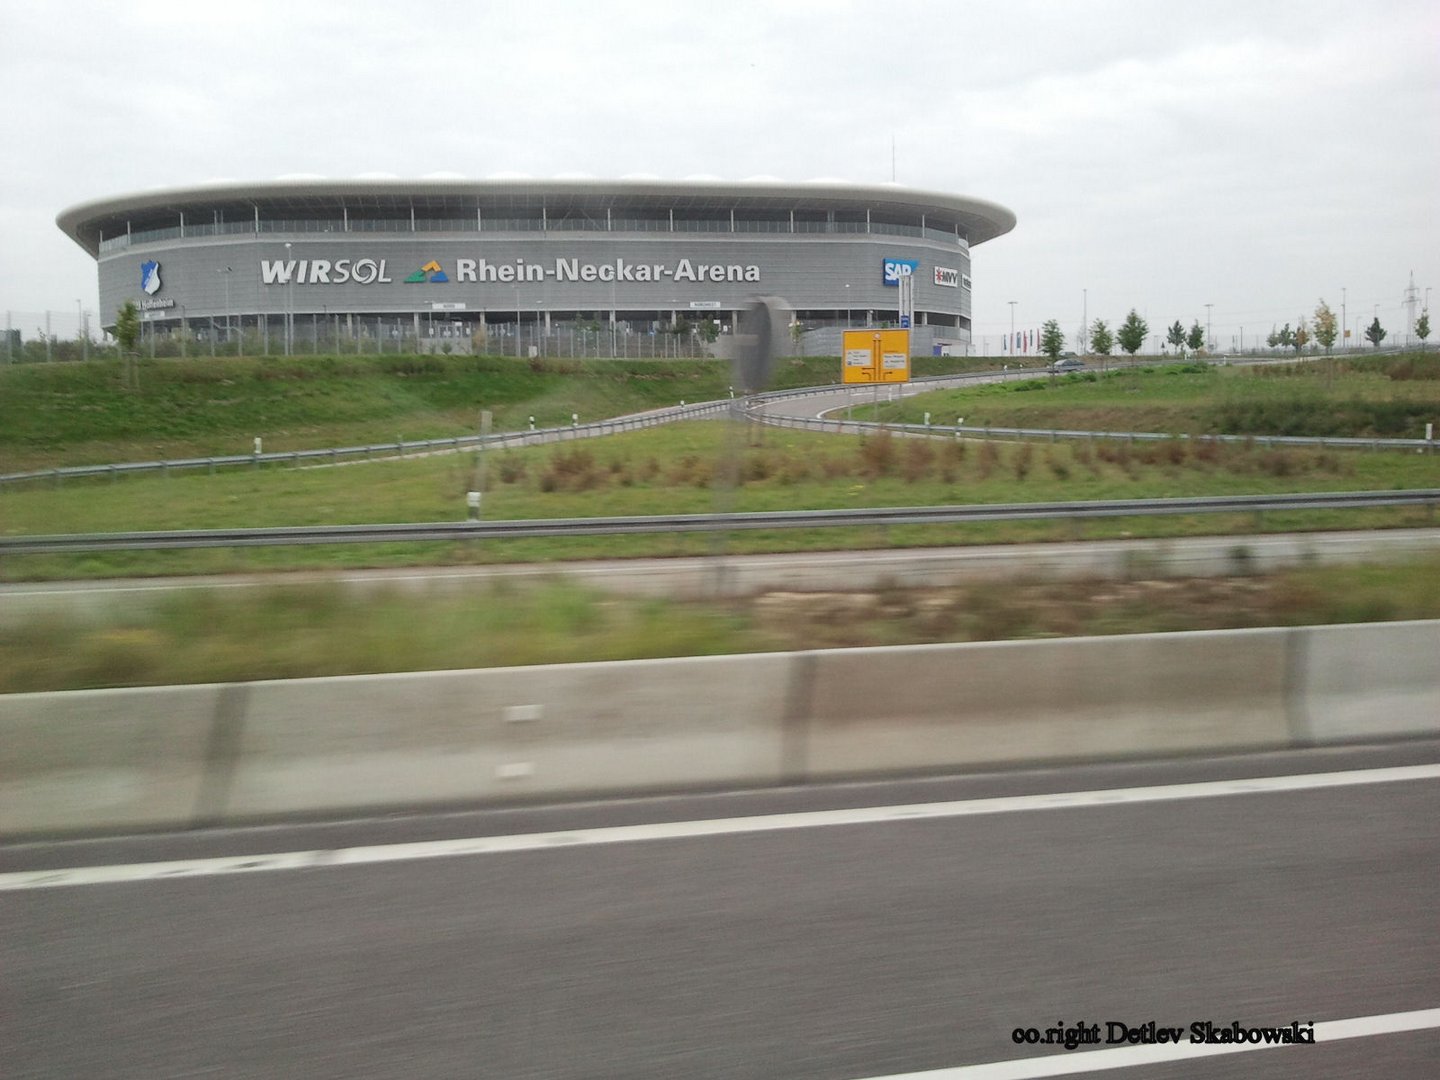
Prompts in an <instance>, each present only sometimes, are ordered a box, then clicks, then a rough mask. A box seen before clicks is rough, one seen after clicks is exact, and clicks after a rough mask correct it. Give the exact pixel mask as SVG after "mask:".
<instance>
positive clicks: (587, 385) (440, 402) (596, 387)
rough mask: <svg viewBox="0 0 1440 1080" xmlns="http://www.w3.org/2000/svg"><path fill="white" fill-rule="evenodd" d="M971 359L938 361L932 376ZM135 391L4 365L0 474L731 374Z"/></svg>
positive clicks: (402, 369) (312, 370)
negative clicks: (257, 437)
mask: <svg viewBox="0 0 1440 1080" xmlns="http://www.w3.org/2000/svg"><path fill="white" fill-rule="evenodd" d="M975 364H976V362H975V361H967V360H963V359H950V358H940V359H936V358H930V359H926V360H923V361H917V370H919V371H921V372H923V373H928V374H936V373H941V372H949V371H959V370H965V369H967V368H969V367H974V366H975ZM138 369H139V389H138V390H128V389H124V388H123V387H122V373H121V367H120V362H119V361H118V360H96V361H90V362H88V363H55V364H12V365H7V366H4V367H0V472H21V471H27V470H32V469H43V468H51V467H56V466H62V465H81V464H104V463H110V462H120V461H149V460H154V459H158V458H184V457H208V456H212V455H226V454H248V453H250V451H251V449H252V448H253V440H254V439H255V437H256V436H259V437H261V438H262V439H263V440H264V447H265V449H266V450H267V451H272V452H284V451H288V450H303V449H312V448H317V447H326V446H355V445H366V444H371V443H378V442H394V441H395V440H396V439H397V438H399V437H403V438H405V439H410V440H418V439H427V438H445V437H450V436H454V435H464V434H473V433H474V432H475V431H476V430H477V427H478V423H479V415H480V411H481V410H482V409H488V410H490V411H491V412H492V413H493V414H494V425H495V430H497V431H519V430H524V429H525V428H526V427H528V426H529V418H530V417H531V416H533V417H535V422H536V424H537V425H539V426H541V427H547V426H556V425H564V424H568V423H570V418H571V415H572V414H578V415H579V416H580V418H581V419H582V420H585V421H591V420H599V419H605V418H608V417H611V416H618V415H621V414H624V413H630V412H638V411H642V410H646V409H654V408H662V407H667V406H674V405H678V404H679V403H680V402H681V401H682V400H683V401H689V402H696V401H706V400H716V399H720V398H724V397H727V396H728V395H729V387H730V383H731V376H730V370H729V366H728V365H727V364H725V363H722V362H720V361H714V360H572V359H538V360H521V359H514V358H503V357H462V356H378V357H377V356H322V357H307V358H291V359H285V358H279V357H270V358H256V357H246V358H238V359H236V358H224V357H221V358H212V357H195V358H190V359H160V360H148V359H146V360H141V361H139V362H138ZM839 370H840V368H839V361H838V360H837V359H835V358H833V357H830V358H810V359H803V360H802V359H793V360H782V361H781V362H780V363H779V364H778V365H777V370H776V372H775V379H774V384H775V386H777V387H797V386H810V385H815V384H824V383H829V382H834V381H837V380H838V378H839Z"/></svg>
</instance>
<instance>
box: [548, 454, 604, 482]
mask: <svg viewBox="0 0 1440 1080" xmlns="http://www.w3.org/2000/svg"><path fill="white" fill-rule="evenodd" d="M604 485H605V474H604V472H602V471H601V469H600V468H599V466H598V465H597V464H596V462H595V455H594V454H592V453H591V452H590V451H589V450H587V449H585V448H584V447H580V446H577V447H573V448H571V449H569V450H560V451H557V452H556V453H555V454H554V455H552V456H551V458H550V463H549V465H547V466H546V468H545V472H544V473H542V474H541V476H540V490H541V491H590V490H591V489H592V488H597V487H603V486H604Z"/></svg>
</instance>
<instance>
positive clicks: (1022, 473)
mask: <svg viewBox="0 0 1440 1080" xmlns="http://www.w3.org/2000/svg"><path fill="white" fill-rule="evenodd" d="M1034 464H1035V447H1034V445H1033V444H1031V443H1028V442H1027V443H1026V444H1025V445H1024V446H1022V447H1020V453H1018V454H1016V455H1015V479H1016V480H1024V479H1025V478H1026V477H1027V476H1029V475H1030V469H1031V468H1032V467H1033V466H1034Z"/></svg>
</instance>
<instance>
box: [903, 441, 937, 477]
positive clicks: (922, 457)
mask: <svg viewBox="0 0 1440 1080" xmlns="http://www.w3.org/2000/svg"><path fill="white" fill-rule="evenodd" d="M934 464H935V448H934V447H933V446H931V445H930V440H929V439H911V440H909V441H908V442H907V443H906V444H905V461H904V464H903V466H902V475H903V476H904V477H905V482H906V483H907V484H913V483H915V481H917V480H923V479H924V478H925V477H926V476H928V475H929V473H930V469H931V467H932V466H934Z"/></svg>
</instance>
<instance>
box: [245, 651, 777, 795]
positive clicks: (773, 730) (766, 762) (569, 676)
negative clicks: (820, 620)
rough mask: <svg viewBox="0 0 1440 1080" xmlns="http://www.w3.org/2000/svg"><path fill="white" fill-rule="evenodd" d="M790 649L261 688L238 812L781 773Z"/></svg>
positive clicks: (251, 719)
mask: <svg viewBox="0 0 1440 1080" xmlns="http://www.w3.org/2000/svg"><path fill="white" fill-rule="evenodd" d="M789 666H790V661H789V659H788V657H786V656H784V655H779V654H776V655H755V656H719V657H696V658H690V659H675V660H650V661H628V662H618V663H595V664H567V665H556V666H543V667H525V668H500V669H491V670H480V671H447V672H425V673H417V674H409V675H371V676H358V677H352V678H336V679H301V680H294V681H287V682H266V683H255V684H253V686H252V687H251V691H250V701H249V706H248V708H247V711H246V721H245V731H244V736H243V739H242V740H241V741H240V744H239V753H238V757H237V760H236V762H235V775H234V779H233V782H232V783H231V785H230V795H229V799H228V810H229V814H230V816H232V817H235V818H247V817H255V816H262V815H269V814H286V813H295V812H318V811H326V812H328V811H333V810H337V809H360V808H367V807H383V806H395V805H414V804H419V803H427V802H429V803H436V802H463V801H478V800H487V799H503V798H515V797H526V796H539V795H565V794H587V793H602V792H614V791H629V790H637V789H644V788H660V787H687V786H704V785H718V784H752V783H775V782H778V781H779V780H780V779H781V773H780V762H781V758H782V753H781V736H782V725H781V709H782V708H783V705H784V702H785V700H786V680H787V678H788V671H789Z"/></svg>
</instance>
